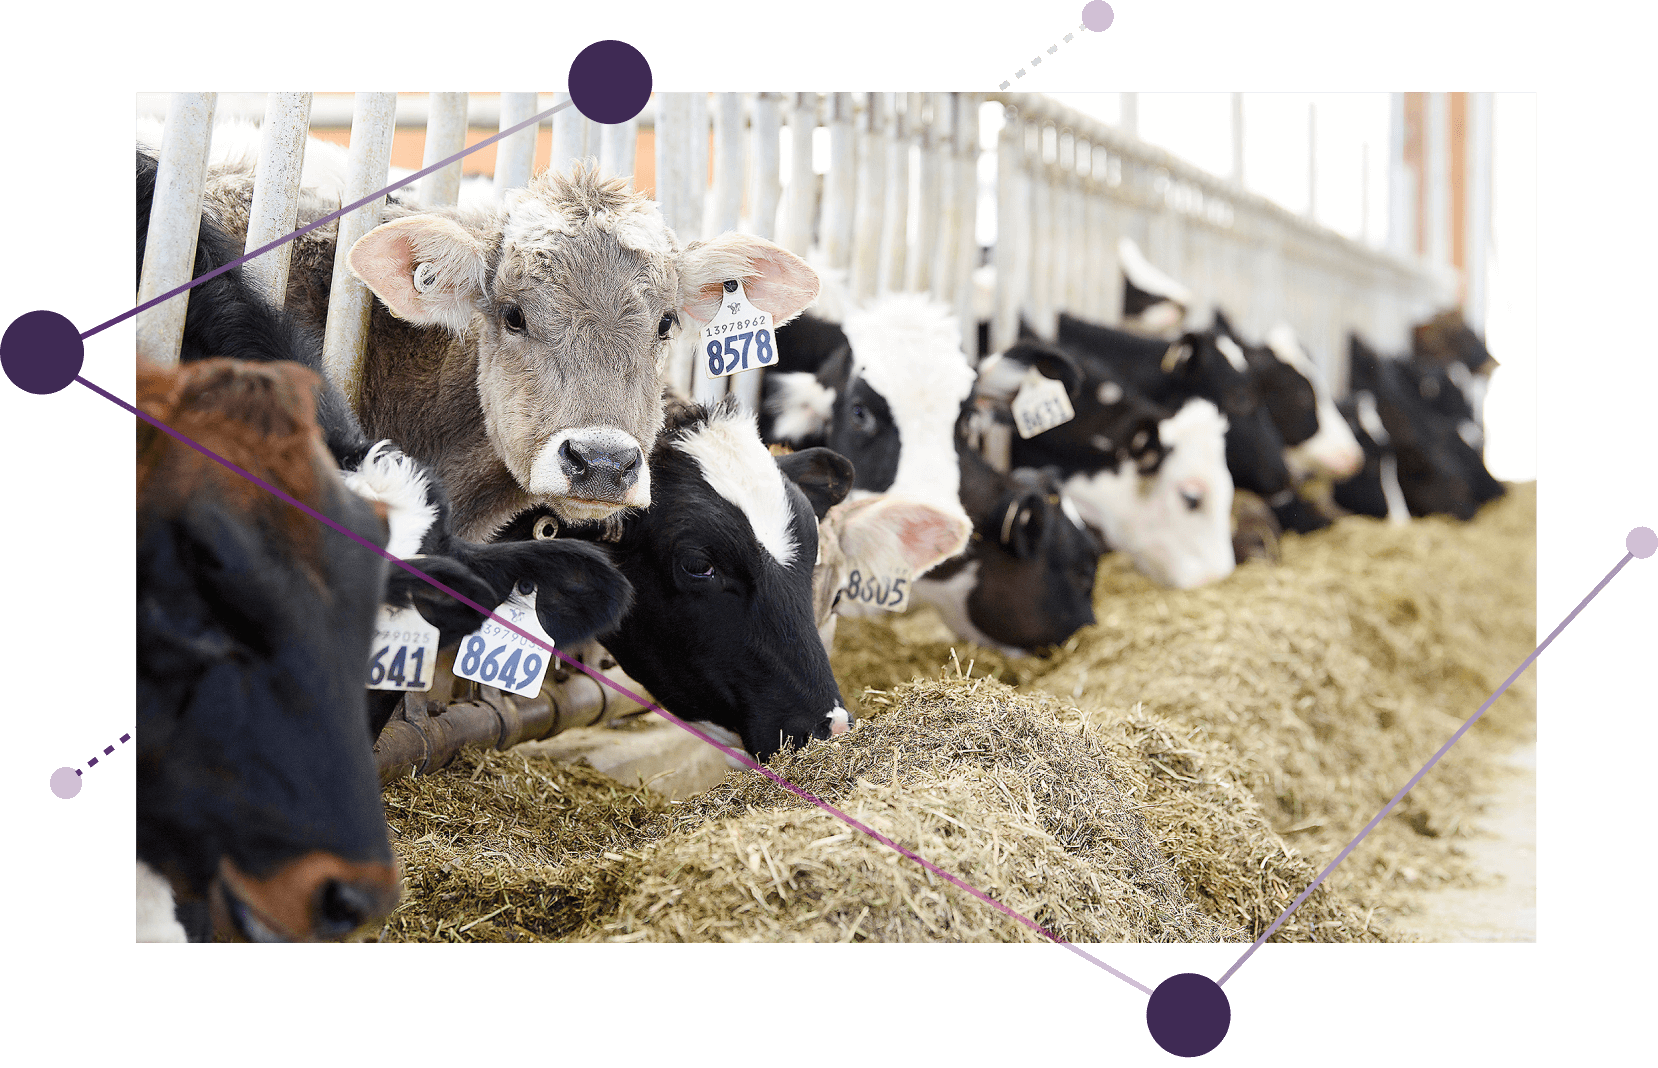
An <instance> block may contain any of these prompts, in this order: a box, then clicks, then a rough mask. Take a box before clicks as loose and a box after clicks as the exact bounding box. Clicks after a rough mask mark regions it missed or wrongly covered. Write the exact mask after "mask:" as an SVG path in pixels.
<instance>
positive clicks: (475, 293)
mask: <svg viewBox="0 0 1658 1068" xmlns="http://www.w3.org/2000/svg"><path fill="white" fill-rule="evenodd" d="M346 263H347V265H348V266H350V268H351V273H352V274H354V275H356V276H357V277H358V278H359V279H361V280H362V282H363V284H364V285H366V286H368V287H369V288H370V289H372V290H374V295H375V296H377V297H379V298H380V299H381V300H382V301H384V302H385V305H386V307H387V308H389V309H391V313H392V314H393V315H395V316H397V317H398V318H399V319H407V320H408V321H409V322H412V323H417V324H419V325H421V326H442V327H444V328H445V329H447V330H449V331H450V332H452V333H455V334H462V333H465V332H466V329H467V327H468V326H469V325H470V324H471V322H472V312H473V308H474V303H475V302H476V300H477V299H478V297H479V296H480V295H481V294H482V293H483V291H484V273H485V259H484V246H483V243H482V242H481V241H479V240H478V238H477V236H476V235H474V234H473V233H471V232H470V231H468V230H467V229H466V228H465V227H463V226H461V225H460V224H459V223H457V222H455V221H454V220H453V219H447V218H444V217H443V216H441V215H412V216H410V217H408V218H406V219H398V220H396V221H395V222H389V223H386V224H385V225H383V226H376V227H375V228H374V229H372V230H370V231H369V232H368V233H366V234H364V235H363V236H362V238H361V239H360V240H359V241H358V242H357V243H356V244H355V245H352V246H351V252H350V254H349V255H348V256H347V257H346Z"/></svg>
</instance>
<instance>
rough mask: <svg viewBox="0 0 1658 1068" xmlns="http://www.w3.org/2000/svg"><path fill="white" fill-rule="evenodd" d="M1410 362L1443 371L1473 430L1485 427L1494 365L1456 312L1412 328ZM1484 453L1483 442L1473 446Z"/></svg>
mask: <svg viewBox="0 0 1658 1068" xmlns="http://www.w3.org/2000/svg"><path fill="white" fill-rule="evenodd" d="M1410 347H1411V362H1412V363H1413V364H1415V365H1417V366H1418V367H1421V368H1424V369H1429V370H1434V369H1437V370H1443V371H1444V372H1445V376H1446V377H1447V378H1448V379H1449V380H1450V381H1451V383H1452V384H1453V385H1454V386H1456V388H1457V391H1458V392H1459V393H1461V394H1462V396H1463V398H1464V399H1465V400H1466V401H1467V403H1468V409H1469V412H1470V413H1471V418H1472V419H1473V421H1474V424H1475V426H1476V427H1479V428H1483V427H1484V425H1485V393H1486V390H1487V388H1488V387H1489V386H1490V383H1491V375H1492V372H1494V371H1495V370H1496V369H1497V361H1496V360H1495V359H1494V358H1493V357H1492V355H1491V351H1490V350H1489V349H1487V348H1486V347H1485V340H1484V339H1483V338H1481V337H1480V336H1479V335H1478V334H1476V333H1475V332H1474V329H1473V328H1472V327H1470V326H1469V325H1468V321H1467V320H1466V319H1464V318H1463V317H1462V313H1461V312H1460V311H1458V310H1457V309H1455V308H1452V309H1449V310H1447V311H1443V312H1440V313H1439V314H1438V315H1435V316H1434V317H1433V318H1431V319H1428V320H1427V321H1426V322H1422V323H1418V324H1416V325H1415V326H1414V327H1412V328H1411V336H1410ZM1474 447H1475V448H1476V449H1479V450H1481V451H1482V452H1483V449H1484V442H1483V441H1481V443H1480V444H1478V445H1475V446H1474Z"/></svg>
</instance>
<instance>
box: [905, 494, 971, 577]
mask: <svg viewBox="0 0 1658 1068" xmlns="http://www.w3.org/2000/svg"><path fill="white" fill-rule="evenodd" d="M889 515H890V516H891V518H892V519H894V520H896V521H897V523H898V541H899V544H900V545H901V546H902V547H903V550H904V559H905V560H906V561H908V562H909V565H910V568H911V570H913V571H915V572H916V573H917V574H920V573H921V572H923V571H925V570H927V569H928V568H931V567H933V566H934V565H935V564H939V563H942V562H943V561H945V560H948V559H949V558H950V557H952V556H954V555H956V554H957V553H959V552H961V550H962V549H963V548H965V547H966V545H967V536H968V535H969V534H971V533H972V528H971V527H970V526H969V525H968V524H967V521H966V519H965V518H964V517H961V516H953V515H950V514H949V513H948V512H943V511H940V510H939V509H937V508H933V507H931V506H929V505H925V504H910V503H907V502H906V503H904V504H894V505H893V506H892V508H891V509H890V510H889Z"/></svg>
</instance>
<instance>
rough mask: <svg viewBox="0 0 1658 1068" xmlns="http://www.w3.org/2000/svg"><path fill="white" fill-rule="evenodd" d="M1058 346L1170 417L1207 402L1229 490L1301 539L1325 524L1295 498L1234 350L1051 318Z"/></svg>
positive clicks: (1208, 336) (1212, 334)
mask: <svg viewBox="0 0 1658 1068" xmlns="http://www.w3.org/2000/svg"><path fill="white" fill-rule="evenodd" d="M1059 343H1060V345H1061V346H1062V347H1063V348H1065V349H1067V350H1069V351H1071V352H1073V353H1074V354H1077V355H1079V356H1080V357H1081V358H1084V359H1088V358H1092V359H1095V360H1101V361H1104V362H1105V363H1106V364H1108V365H1109V366H1110V367H1111V368H1112V369H1113V370H1115V371H1116V372H1118V373H1119V374H1120V375H1121V376H1122V377H1123V379H1124V380H1125V381H1126V383H1127V384H1128V385H1129V386H1131V387H1132V388H1134V389H1135V390H1136V391H1138V392H1139V393H1140V394H1142V395H1143V396H1145V397H1146V398H1147V399H1148V400H1150V401H1152V402H1153V403H1156V404H1161V405H1163V406H1164V407H1167V408H1173V409H1178V408H1180V407H1181V406H1182V405H1184V404H1185V403H1186V401H1188V400H1191V399H1193V398H1197V399H1202V400H1207V401H1209V402H1211V403H1212V404H1214V405H1215V407H1216V408H1217V409H1218V410H1219V411H1220V414H1222V415H1224V416H1225V417H1226V466H1227V469H1228V470H1229V471H1230V472H1231V474H1232V482H1233V485H1234V486H1235V487H1236V488H1238V489H1244V490H1248V491H1249V492H1251V493H1255V494H1258V495H1259V496H1261V497H1263V498H1264V499H1265V500H1266V502H1267V504H1268V505H1269V506H1271V508H1272V511H1273V515H1274V516H1275V517H1276V518H1277V519H1278V522H1279V523H1280V524H1281V525H1282V526H1283V527H1284V529H1286V530H1293V531H1296V532H1297V533H1302V534H1305V533H1308V532H1311V531H1314V530H1319V529H1322V528H1323V527H1326V526H1328V525H1329V523H1330V520H1329V519H1328V518H1327V517H1326V516H1324V515H1322V514H1320V513H1319V512H1317V511H1316V510H1315V509H1313V507H1312V506H1311V505H1309V504H1307V503H1306V502H1304V501H1302V500H1301V499H1300V498H1299V497H1298V496H1297V495H1296V492H1295V486H1294V482H1293V480H1292V478H1291V477H1290V471H1289V467H1288V465H1287V464H1286V462H1285V460H1284V439H1283V436H1282V435H1280V434H1279V433H1278V428H1277V427H1276V426H1274V425H1273V422H1272V418H1271V416H1270V414H1269V413H1268V411H1267V409H1266V407H1265V406H1264V405H1263V404H1262V403H1261V400H1260V396H1259V394H1258V392H1257V391H1256V388H1255V383H1254V381H1253V380H1252V379H1251V377H1250V374H1249V362H1248V360H1247V358H1246V357H1245V356H1244V353H1243V350H1242V348H1241V347H1240V346H1239V345H1238V344H1237V343H1236V342H1234V341H1232V339H1231V338H1230V337H1229V336H1228V335H1226V334H1225V333H1223V332H1221V331H1220V330H1218V329H1216V328H1215V327H1213V326H1211V327H1210V328H1209V329H1208V330H1205V331H1188V332H1187V333H1185V334H1183V335H1181V336H1180V338H1178V339H1177V340H1175V341H1173V342H1172V343H1171V342H1164V341H1161V340H1158V339H1155V338H1143V337H1138V336H1136V335H1134V334H1130V333H1126V332H1124V331H1121V330H1113V329H1112V328H1111V327H1107V326H1099V325H1097V324H1094V323H1090V322H1086V321H1084V320H1082V319H1078V318H1076V317H1074V316H1071V315H1067V314H1063V313H1062V314H1061V315H1060V316H1059Z"/></svg>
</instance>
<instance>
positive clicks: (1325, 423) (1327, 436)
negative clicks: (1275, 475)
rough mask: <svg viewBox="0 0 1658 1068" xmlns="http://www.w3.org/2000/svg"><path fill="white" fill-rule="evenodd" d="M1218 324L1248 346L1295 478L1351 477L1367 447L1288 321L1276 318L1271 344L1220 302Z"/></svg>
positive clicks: (1251, 369) (1248, 358)
mask: <svg viewBox="0 0 1658 1068" xmlns="http://www.w3.org/2000/svg"><path fill="white" fill-rule="evenodd" d="M1215 329H1216V330H1217V331H1219V332H1220V333H1223V334H1225V335H1226V336H1228V337H1230V338H1231V339H1232V340H1233V341H1234V342H1235V343H1236V344H1237V345H1238V346H1239V347H1240V348H1241V349H1242V350H1243V354H1244V359H1245V362H1247V363H1248V365H1249V375H1250V378H1251V379H1253V380H1254V382H1255V390H1256V393H1257V394H1258V395H1259V396H1260V398H1261V403H1262V404H1264V405H1265V406H1266V409H1267V414H1268V415H1270V416H1271V417H1272V423H1273V425H1274V426H1275V427H1277V428H1278V433H1279V436H1280V437H1282V438H1283V439H1284V445H1285V449H1284V461H1285V463H1287V464H1288V465H1289V469H1290V474H1291V475H1292V476H1293V477H1294V478H1296V479H1304V478H1307V477H1309V476H1314V475H1328V476H1330V477H1331V478H1346V477H1348V476H1349V475H1352V474H1353V473H1355V472H1356V471H1358V469H1359V468H1360V467H1361V466H1362V465H1363V463H1364V453H1363V451H1362V450H1361V449H1360V448H1359V443H1358V442H1357V441H1356V440H1354V437H1353V432H1352V431H1351V430H1350V429H1349V428H1348V426H1347V420H1346V419H1343V418H1342V415H1341V412H1340V411H1339V410H1337V408H1336V404H1335V401H1334V400H1333V399H1332V398H1331V396H1330V392H1329V390H1328V389H1327V388H1326V387H1325V384H1324V376H1323V375H1322V374H1320V373H1319V371H1318V368H1316V367H1314V366H1313V362H1312V361H1311V360H1310V359H1308V358H1307V354H1306V352H1305V351H1303V350H1302V348H1301V343H1300V341H1299V340H1298V339H1297V338H1296V336H1295V331H1294V330H1293V329H1291V327H1290V326H1289V324H1287V323H1279V324H1277V325H1276V326H1274V327H1273V328H1272V329H1271V330H1269V331H1267V337H1266V344H1264V345H1254V344H1250V343H1249V342H1247V341H1245V340H1244V339H1243V338H1242V336H1240V335H1239V333H1238V332H1237V331H1236V330H1235V329H1233V327H1232V324H1231V322H1230V321H1229V320H1228V319H1227V318H1226V316H1225V314H1224V313H1223V312H1222V311H1221V310H1220V309H1218V308H1217V309H1215Z"/></svg>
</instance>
